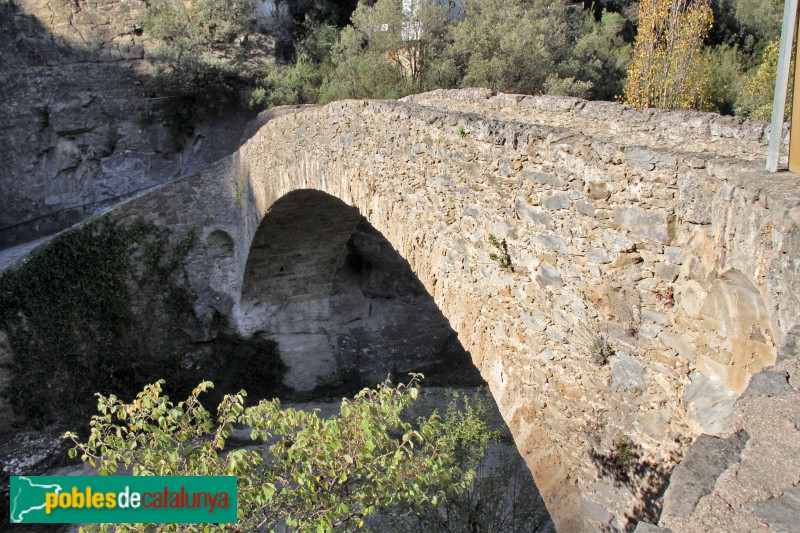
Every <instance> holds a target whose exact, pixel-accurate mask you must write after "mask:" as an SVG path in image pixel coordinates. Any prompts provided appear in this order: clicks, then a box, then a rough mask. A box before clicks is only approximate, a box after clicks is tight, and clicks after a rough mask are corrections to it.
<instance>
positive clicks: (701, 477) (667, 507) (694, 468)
mask: <svg viewBox="0 0 800 533" xmlns="http://www.w3.org/2000/svg"><path fill="white" fill-rule="evenodd" d="M749 438H750V437H749V435H748V434H747V433H745V432H739V433H737V434H735V435H733V436H732V437H730V438H727V439H723V438H719V437H712V436H710V435H700V437H699V438H698V439H697V441H695V443H694V444H693V445H692V447H691V448H690V450H689V454H688V455H687V456H686V457H685V458H684V459H683V461H682V462H681V464H680V465H678V466H677V467H676V468H675V471H674V472H673V473H672V477H671V478H670V486H669V488H668V489H667V492H666V494H664V513H665V514H669V515H673V516H677V517H688V516H691V514H692V513H693V512H694V509H695V507H696V506H697V502H699V501H700V498H702V497H703V496H705V495H706V494H709V493H710V492H711V491H712V490H713V489H714V485H715V484H716V482H717V478H718V477H719V475H720V474H721V473H722V472H724V471H725V470H726V469H727V468H728V467H729V466H730V465H731V464H732V463H734V462H735V461H737V460H738V459H739V455H740V454H741V453H742V450H743V449H744V446H745V444H747V439H749Z"/></svg>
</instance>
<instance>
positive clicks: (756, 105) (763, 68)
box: [735, 39, 794, 121]
mask: <svg viewBox="0 0 800 533" xmlns="http://www.w3.org/2000/svg"><path fill="white" fill-rule="evenodd" d="M780 45H781V43H780V39H777V40H775V41H772V42H771V43H770V44H769V45H768V46H767V47H766V48H765V49H764V55H763V57H762V60H761V64H760V65H758V66H757V67H755V68H753V69H751V70H750V71H748V72H747V74H746V75H745V78H744V82H743V83H742V88H741V91H740V93H739V98H738V99H737V100H736V104H735V109H736V114H737V115H741V116H745V117H747V118H750V119H754V120H767V121H768V120H770V119H771V118H772V101H773V98H774V96H775V77H776V76H777V73H778V54H779V53H780ZM791 68H792V70H794V61H792V67H791ZM785 112H786V114H785V116H786V117H791V116H792V99H791V97H790V98H787V101H786V111H785Z"/></svg>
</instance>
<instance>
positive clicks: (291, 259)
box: [236, 189, 479, 391]
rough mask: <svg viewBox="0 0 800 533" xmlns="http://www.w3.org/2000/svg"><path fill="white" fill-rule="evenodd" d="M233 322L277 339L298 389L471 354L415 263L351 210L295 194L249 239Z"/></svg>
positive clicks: (315, 193) (317, 195)
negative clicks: (464, 347)
mask: <svg viewBox="0 0 800 533" xmlns="http://www.w3.org/2000/svg"><path fill="white" fill-rule="evenodd" d="M241 286H242V290H241V299H240V302H239V309H238V313H237V316H236V322H237V328H238V330H239V333H240V334H242V335H243V336H247V337H250V336H261V337H266V338H271V339H273V340H275V341H276V342H277V343H278V345H279V348H280V352H281V356H282V358H283V359H284V362H285V363H286V364H287V366H288V367H289V371H288V373H287V375H286V377H285V380H284V382H285V384H286V385H287V386H289V387H291V388H293V389H295V390H300V391H302V390H310V389H313V388H315V387H317V386H320V385H331V384H338V383H341V382H344V381H352V380H353V379H355V380H357V381H359V382H363V383H365V384H374V383H377V382H380V381H382V380H383V379H385V378H386V376H387V374H389V373H391V372H409V371H416V370H422V369H425V368H430V367H431V366H432V365H437V364H441V363H443V362H447V361H449V362H452V361H454V360H458V361H459V362H460V363H462V365H463V366H465V367H468V368H469V369H468V370H466V371H465V372H464V373H465V375H469V374H471V377H470V378H468V379H471V380H473V381H474V380H477V379H479V378H478V373H477V372H476V371H475V369H474V366H473V365H472V362H471V360H470V357H469V354H467V352H466V351H465V350H464V349H463V348H462V347H461V345H460V344H459V342H458V340H457V336H456V334H455V332H454V331H453V329H452V328H451V327H450V324H449V322H448V321H447V319H446V318H445V317H444V316H443V315H442V313H441V311H440V310H439V309H438V307H437V306H436V304H435V303H434V301H433V299H432V297H431V296H430V295H429V294H428V292H427V291H426V289H425V287H424V286H423V284H422V283H421V282H420V280H419V279H418V278H417V276H416V275H415V274H414V272H413V271H412V269H411V267H410V266H409V263H408V262H407V261H406V260H405V259H404V258H403V257H402V256H401V255H400V254H399V253H398V252H397V251H396V250H395V249H394V247H393V246H392V244H391V243H389V241H388V240H387V239H386V238H385V237H384V236H383V235H382V234H381V233H380V232H379V231H378V230H376V229H375V228H374V227H373V226H372V225H371V224H370V223H369V222H368V221H367V219H366V218H365V217H363V216H362V215H361V213H360V212H359V210H358V209H357V208H355V207H352V206H349V205H347V204H346V203H345V202H343V201H341V200H339V199H338V198H336V197H334V196H331V195H329V194H327V193H324V192H322V191H319V190H314V189H301V190H295V191H292V192H289V193H287V194H285V195H284V196H282V197H281V198H279V199H278V200H276V201H275V202H274V203H273V204H272V205H271V206H270V207H269V210H268V211H267V213H266V214H265V216H264V217H263V219H262V220H261V222H260V223H259V225H258V228H257V230H256V231H255V234H254V235H253V239H252V244H251V245H250V250H249V253H248V256H247V261H246V263H245V267H244V274H243V279H242V285H241Z"/></svg>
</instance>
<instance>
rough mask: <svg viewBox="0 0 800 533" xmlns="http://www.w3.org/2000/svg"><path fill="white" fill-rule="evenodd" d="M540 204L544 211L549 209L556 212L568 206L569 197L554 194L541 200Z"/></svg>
mask: <svg viewBox="0 0 800 533" xmlns="http://www.w3.org/2000/svg"><path fill="white" fill-rule="evenodd" d="M541 203H542V205H543V206H544V207H545V209H549V210H550V211H558V210H560V209H566V208H568V207H569V205H570V199H569V195H568V194H566V193H554V194H551V195H548V196H545V197H544V198H542V200H541Z"/></svg>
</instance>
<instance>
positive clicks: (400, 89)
mask: <svg viewBox="0 0 800 533" xmlns="http://www.w3.org/2000/svg"><path fill="white" fill-rule="evenodd" d="M448 24H449V21H448V18H447V8H446V6H444V5H438V4H435V3H433V2H427V1H425V0H416V1H415V2H412V3H411V4H410V8H409V9H406V10H404V9H403V7H402V5H401V3H400V2H399V1H398V0H378V1H377V2H375V4H374V5H367V4H366V3H362V4H360V5H359V6H358V8H357V9H356V10H355V12H354V13H353V17H352V25H351V26H348V27H347V28H345V29H344V30H342V32H341V34H340V39H339V42H338V43H337V45H336V46H335V47H334V49H333V53H332V60H333V64H334V69H333V71H332V73H331V75H330V76H329V78H328V79H327V81H326V83H325V86H324V87H323V89H322V93H323V95H324V96H323V101H330V100H335V99H338V98H387V97H389V98H393V97H398V96H402V95H405V94H409V93H411V92H415V91H416V92H418V91H422V90H425V89H428V88H431V83H430V82H429V80H430V78H431V70H432V65H433V64H434V63H435V60H436V58H437V57H438V56H439V55H440V53H441V50H442V49H443V48H444V46H445V36H446V34H447V27H448Z"/></svg>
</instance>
